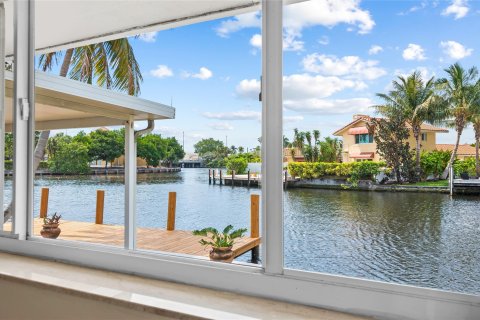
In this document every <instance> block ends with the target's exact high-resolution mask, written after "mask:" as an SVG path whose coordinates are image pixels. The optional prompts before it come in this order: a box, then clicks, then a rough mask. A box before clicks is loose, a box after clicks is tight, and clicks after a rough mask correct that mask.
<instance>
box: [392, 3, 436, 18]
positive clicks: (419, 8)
mask: <svg viewBox="0 0 480 320" xmlns="http://www.w3.org/2000/svg"><path fill="white" fill-rule="evenodd" d="M427 5H428V2H427V1H422V2H421V3H420V5H416V6H413V7H410V8H409V9H408V10H407V11H404V12H400V13H398V15H400V16H404V15H407V14H409V13H413V12H416V11H419V10H422V9H425V8H426V7H427ZM432 6H433V7H434V8H435V7H436V6H437V5H436V4H435V2H434V3H432Z"/></svg>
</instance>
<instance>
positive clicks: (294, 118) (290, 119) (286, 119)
mask: <svg viewBox="0 0 480 320" xmlns="http://www.w3.org/2000/svg"><path fill="white" fill-rule="evenodd" d="M303 119H304V118H303V116H284V117H283V123H295V122H299V121H302V120H303Z"/></svg>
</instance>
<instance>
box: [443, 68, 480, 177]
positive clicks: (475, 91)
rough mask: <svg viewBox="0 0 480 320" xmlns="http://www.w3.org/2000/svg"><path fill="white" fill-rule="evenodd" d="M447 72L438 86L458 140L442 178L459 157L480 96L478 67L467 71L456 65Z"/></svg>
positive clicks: (448, 121)
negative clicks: (463, 139)
mask: <svg viewBox="0 0 480 320" xmlns="http://www.w3.org/2000/svg"><path fill="white" fill-rule="evenodd" d="M445 72H446V73H447V77H446V78H442V79H439V80H438V81H437V84H438V86H439V89H440V90H441V91H440V93H441V96H442V98H443V101H444V103H445V104H444V105H445V112H444V117H445V118H446V120H445V122H446V124H447V125H448V126H450V127H453V128H455V131H456V132H457V138H456V141H455V147H454V148H453V152H452V155H451V157H450V161H449V162H448V166H447V168H446V169H445V171H444V173H443V175H442V178H446V176H447V175H448V172H449V170H450V168H451V167H452V165H453V162H454V161H455V159H456V157H457V151H458V145H459V144H460V137H461V136H462V133H463V130H464V129H465V126H466V125H467V123H468V121H469V119H471V115H472V110H473V109H474V105H475V104H476V103H477V101H478V99H479V96H480V81H479V79H478V70H477V68H476V67H471V68H470V69H468V70H465V69H464V68H463V67H462V66H461V65H460V64H459V63H455V64H453V65H451V66H450V67H448V68H447V69H445Z"/></svg>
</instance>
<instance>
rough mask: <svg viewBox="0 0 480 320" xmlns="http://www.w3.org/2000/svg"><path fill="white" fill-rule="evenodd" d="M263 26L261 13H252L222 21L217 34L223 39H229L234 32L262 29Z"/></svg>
mask: <svg viewBox="0 0 480 320" xmlns="http://www.w3.org/2000/svg"><path fill="white" fill-rule="evenodd" d="M261 25H262V22H261V20H260V12H250V13H245V14H241V15H238V16H235V17H233V18H232V19H229V20H224V21H222V22H221V23H220V26H219V27H218V28H217V29H216V32H217V34H218V35H219V36H221V37H228V35H229V34H230V33H232V32H236V31H239V30H241V29H244V28H260V26H261Z"/></svg>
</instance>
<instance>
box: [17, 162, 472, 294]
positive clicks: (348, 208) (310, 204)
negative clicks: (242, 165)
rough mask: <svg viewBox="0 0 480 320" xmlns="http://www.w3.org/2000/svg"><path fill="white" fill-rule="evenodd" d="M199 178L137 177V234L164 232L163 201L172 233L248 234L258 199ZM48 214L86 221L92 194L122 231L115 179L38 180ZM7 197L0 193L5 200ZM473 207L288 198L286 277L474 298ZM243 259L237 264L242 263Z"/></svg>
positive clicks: (344, 197) (292, 193)
mask: <svg viewBox="0 0 480 320" xmlns="http://www.w3.org/2000/svg"><path fill="white" fill-rule="evenodd" d="M207 172H208V171H207V170H205V169H184V170H183V172H181V173H171V174H161V175H139V176H138V193H137V215H138V226H144V227H159V228H164V227H165V225H166V214H167V199H168V192H169V191H176V192H177V220H176V228H177V229H184V230H192V229H196V228H203V227H206V226H214V227H217V228H222V227H224V226H226V225H227V224H233V225H234V226H235V227H248V226H249V223H250V222H249V214H250V213H249V208H250V204H249V195H250V194H251V193H256V194H260V192H261V190H260V189H255V188H252V189H247V188H241V187H236V188H234V189H232V188H231V187H226V186H222V187H220V186H218V185H215V186H213V185H208V179H207ZM43 186H47V187H49V188H50V203H49V212H55V211H57V212H59V213H61V214H62V216H63V217H64V219H66V220H79V221H89V222H90V221H94V217H95V192H96V190H97V189H104V190H105V191H106V199H105V214H104V220H105V221H104V222H105V223H107V224H123V210H124V209H123V197H124V189H123V188H124V186H123V177H121V176H120V177H118V176H109V177H105V176H95V177H67V178H64V177H60V178H59V177H43V178H39V179H37V180H36V183H35V200H36V207H35V212H36V213H38V206H39V194H40V192H39V191H40V188H41V187H43ZM9 196H10V194H9V193H7V198H8V197H9ZM479 204H480V198H479V197H455V198H453V199H451V198H450V197H449V196H448V195H443V194H421V193H380V192H354V191H332V190H308V189H292V190H288V191H287V192H285V205H284V211H285V264H286V266H287V267H288V268H293V269H301V270H310V271H318V272H325V273H332V274H341V275H347V276H354V277H361V278H368V279H374V280H381V281H387V282H395V283H402V284H411V285H416V286H424V287H432V288H439V289H444V290H452V291H460V292H468V293H475V294H479V293H480V206H479ZM248 258H249V257H248V255H244V256H243V257H240V259H239V260H242V261H247V260H248Z"/></svg>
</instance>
